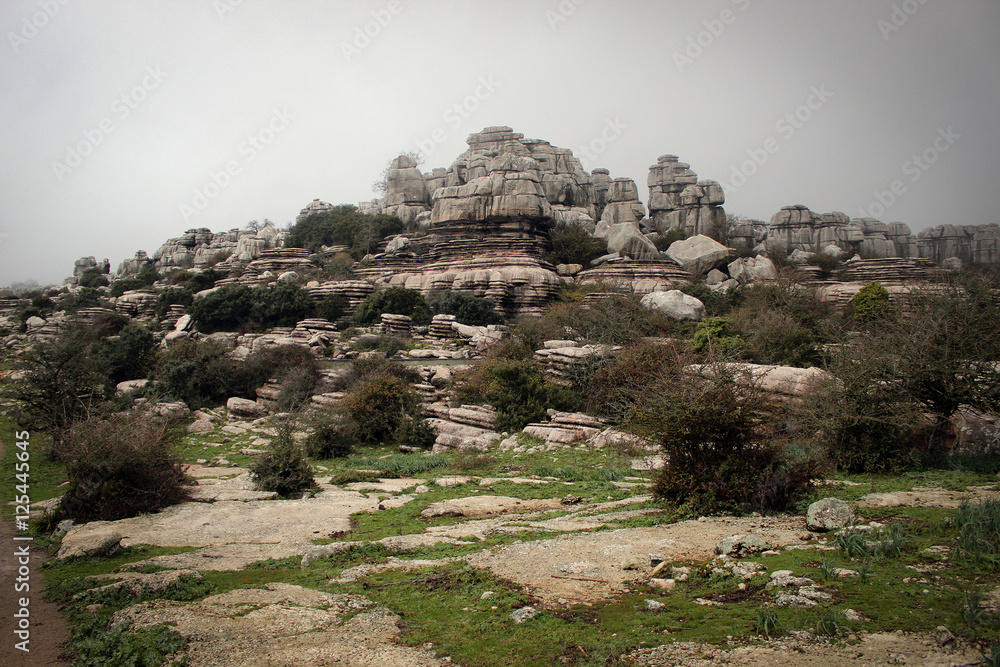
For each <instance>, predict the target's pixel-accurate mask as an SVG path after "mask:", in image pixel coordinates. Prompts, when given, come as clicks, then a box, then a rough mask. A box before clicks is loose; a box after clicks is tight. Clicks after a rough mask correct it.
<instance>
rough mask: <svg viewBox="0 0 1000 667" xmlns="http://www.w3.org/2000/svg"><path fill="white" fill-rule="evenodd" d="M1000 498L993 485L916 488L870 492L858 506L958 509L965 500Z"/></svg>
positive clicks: (999, 493)
mask: <svg viewBox="0 0 1000 667" xmlns="http://www.w3.org/2000/svg"><path fill="white" fill-rule="evenodd" d="M985 498H1000V491H997V489H996V488H994V487H991V486H974V487H970V488H969V489H967V490H966V491H949V490H947V489H940V488H936V487H934V488H931V487H928V488H919V487H917V488H914V489H913V490H911V491H894V492H892V493H869V494H868V495H866V496H862V497H861V500H860V501H858V507H942V508H945V509H957V508H958V507H959V506H960V505H961V504H962V503H963V502H968V501H973V500H983V499H985Z"/></svg>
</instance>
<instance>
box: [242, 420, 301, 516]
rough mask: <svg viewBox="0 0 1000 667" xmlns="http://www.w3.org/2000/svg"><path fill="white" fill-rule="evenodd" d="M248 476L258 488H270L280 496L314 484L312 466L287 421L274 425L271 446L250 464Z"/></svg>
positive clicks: (293, 493)
mask: <svg viewBox="0 0 1000 667" xmlns="http://www.w3.org/2000/svg"><path fill="white" fill-rule="evenodd" d="M250 477H251V479H252V480H253V483H254V486H255V487H256V488H257V489H258V490H260V491H273V492H275V493H277V494H278V495H279V496H281V497H283V498H288V497H290V496H292V495H298V494H301V493H302V492H303V491H305V490H307V489H311V488H313V487H315V486H316V479H315V478H314V477H313V471H312V467H310V465H309V461H307V460H306V457H305V454H304V453H303V451H302V448H301V447H300V446H299V444H298V443H296V442H295V440H294V439H293V438H292V427H291V425H290V424H288V423H284V424H280V425H279V426H278V435H277V436H276V437H275V438H274V439H273V440H272V441H271V448H270V450H269V451H268V452H266V453H264V454H262V455H261V456H260V457H258V458H257V460H256V461H255V462H254V464H253V465H252V466H250Z"/></svg>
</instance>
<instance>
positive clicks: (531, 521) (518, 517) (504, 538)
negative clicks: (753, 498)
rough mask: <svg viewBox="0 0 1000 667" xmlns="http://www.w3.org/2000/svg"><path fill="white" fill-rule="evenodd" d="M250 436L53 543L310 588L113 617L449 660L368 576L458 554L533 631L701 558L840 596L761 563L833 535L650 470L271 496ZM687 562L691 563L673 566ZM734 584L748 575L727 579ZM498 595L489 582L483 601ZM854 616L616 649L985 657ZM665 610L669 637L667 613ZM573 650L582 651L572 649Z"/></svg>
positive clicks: (298, 652)
mask: <svg viewBox="0 0 1000 667" xmlns="http://www.w3.org/2000/svg"><path fill="white" fill-rule="evenodd" d="M245 437H247V438H250V437H259V435H257V434H254V433H249V434H246V436H245ZM243 444H244V443H242V441H240V440H236V441H235V442H230V443H228V445H223V446H221V447H219V446H217V445H216V449H215V451H214V456H213V458H212V460H206V459H202V460H201V461H202V462H201V463H198V464H193V465H191V466H190V468H189V473H190V474H191V475H192V476H193V477H195V478H196V479H197V480H198V486H197V487H196V488H195V492H194V494H193V500H192V501H190V502H185V503H183V504H181V505H178V506H175V507H172V508H170V509H167V510H165V511H163V512H160V513H158V514H153V515H146V516H140V517H135V518H132V519H126V520H123V521H115V522H93V523H89V524H85V525H82V526H75V527H72V528H71V529H70V530H69V532H68V533H67V534H66V535H65V536H64V537H63V538H62V544H61V549H60V556H67V555H70V554H84V553H94V552H95V551H101V550H107V548H108V545H113V544H118V543H120V545H121V546H124V547H129V546H136V545H150V546H153V547H163V548H174V549H172V550H171V551H172V553H167V554H161V555H155V556H153V557H150V558H144V559H138V560H135V559H133V560H132V561H131V562H129V563H128V564H127V565H126V566H124V567H119V568H117V570H116V571H115V572H112V573H110V574H109V579H105V580H102V581H101V582H100V583H101V585H102V586H107V585H108V581H109V580H110V581H111V582H112V585H116V586H120V585H129V586H133V587H134V589H135V590H143V588H144V587H145V589H146V590H147V591H148V590H150V589H153V588H161V589H166V588H167V587H168V586H169V585H171V584H174V585H176V584H177V582H178V581H181V582H183V581H192V580H195V579H200V578H202V577H205V578H206V579H208V578H211V577H215V578H219V577H228V576H239V573H256V572H258V571H259V570H267V569H268V568H272V569H273V568H275V567H279V566H280V568H285V570H283V574H282V575H281V577H277V578H278V579H280V578H282V577H284V578H286V579H287V578H289V577H292V576H300V575H297V574H289V573H294V572H295V571H298V572H301V573H303V574H302V575H301V576H310V575H315V576H314V577H313V581H316V582H317V584H318V585H316V584H314V585H304V584H298V583H282V582H281V581H277V580H275V581H266V579H267V577H263V578H261V577H257V578H256V579H255V581H257V582H259V583H255V584H246V586H247V587H246V588H240V587H237V588H235V589H233V590H225V591H223V592H221V593H217V594H214V595H209V596H207V597H202V598H201V599H197V600H193V601H173V600H164V599H151V600H148V601H144V602H139V603H138V604H133V605H131V606H126V607H124V608H122V609H121V610H120V611H118V612H116V613H115V615H114V617H113V618H114V622H116V623H121V622H130V623H132V624H133V626H132V627H133V628H143V627H150V626H154V625H156V624H161V623H166V624H168V625H170V626H171V627H173V628H174V630H175V631H176V632H178V633H180V635H182V636H183V637H185V638H186V639H187V641H188V647H187V650H186V655H187V659H188V662H189V664H190V665H193V666H200V665H206V666H207V665H328V664H348V665H438V664H448V663H451V662H453V661H454V662H459V661H458V660H457V659H454V658H452V657H450V656H447V655H444V653H443V652H442V647H441V646H440V645H438V644H437V642H434V641H430V642H425V643H422V644H416V645H414V644H413V640H412V638H403V637H401V633H402V632H404V631H405V630H406V629H407V628H409V627H410V625H411V623H412V622H413V621H411V620H408V619H407V618H404V617H401V616H400V615H399V614H398V613H396V611H393V610H391V609H390V608H389V607H390V606H393V604H392V603H391V602H389V603H388V604H387V603H386V601H387V600H391V598H386V597H382V598H379V595H377V594H376V593H379V592H380V591H381V590H383V588H384V587H385V586H391V585H393V584H392V583H391V581H394V580H387V581H389V582H390V583H377V582H380V581H383V579H380V578H379V577H391V576H398V577H405V578H404V579H400V580H399V581H401V582H403V583H408V582H418V583H417V585H420V582H424V581H431V582H433V581H435V577H439V576H443V575H438V574H435V573H437V572H455V571H457V570H455V568H463V569H462V570H461V571H481V572H483V573H485V574H488V575H489V576H490V581H494V582H503V585H504V586H507V587H509V589H510V590H511V591H517V593H518V594H519V595H521V596H523V597H522V598H520V599H524V600H528V601H530V602H531V604H530V605H524V604H521V603H519V604H518V605H514V606H515V607H517V608H516V609H514V611H513V613H512V614H511V618H510V619H508V618H506V617H498V618H497V619H496V622H502V623H514V624H516V625H520V624H521V622H523V623H524V624H525V626H524V627H525V628H527V629H528V630H529V631H530V629H531V623H537V622H539V621H538V620H537V619H536V620H532V618H534V617H535V616H536V615H538V614H541V615H542V616H539V618H543V617H544V615H545V614H549V615H558V614H560V613H578V610H580V609H586V608H588V607H591V608H594V609H597V608H599V607H600V606H601V605H605V604H614V603H615V601H617V600H620V599H622V598H624V597H627V596H635V595H637V594H638V595H640V596H643V595H647V596H648V599H647V598H641V597H640V598H637V599H645V600H646V601H645V602H643V603H642V604H644V605H648V610H649V611H650V612H656V611H657V610H658V609H660V608H662V607H663V604H664V603H663V602H657V600H668V599H669V597H670V596H671V595H672V592H673V591H674V589H675V587H678V588H677V590H678V591H680V590H681V588H680V587H682V586H685V585H686V583H685V580H686V579H687V578H688V576H692V577H694V576H696V574H695V573H693V570H697V569H698V568H699V567H707V568H709V569H712V570H713V572H716V574H719V573H721V574H720V575H719V576H726V577H733V578H732V579H731V580H730V581H732V590H733V591H734V593H738V591H740V590H743V589H744V588H746V586H747V585H749V586H750V587H751V588H753V587H754V586H758V584H759V586H758V587H759V588H761V589H763V590H764V591H765V592H760V593H758V594H759V595H767V596H768V597H767V598H766V599H767V600H771V601H770V602H767V603H766V605H780V604H789V605H792V606H796V607H802V608H804V609H809V608H812V607H815V606H816V605H824V604H829V603H830V601H831V600H832V599H833V595H831V594H830V593H828V592H827V590H828V588H827V587H826V586H825V585H824V584H823V583H822V582H821V580H820V579H819V577H817V576H815V575H814V574H808V573H806V574H808V576H796V575H793V574H792V572H791V571H790V570H787V571H777V572H776V571H773V570H771V568H769V567H768V566H766V565H762V564H761V563H763V562H767V561H765V560H764V558H766V557H772V558H780V557H781V554H788V553H792V552H797V551H807V552H810V553H815V554H816V557H817V558H820V557H822V556H823V554H824V553H826V552H829V551H832V550H833V549H834V547H833V546H832V543H833V540H832V538H831V536H830V535H829V534H827V535H823V534H820V533H817V532H814V531H810V530H809V528H808V527H807V521H806V517H804V516H802V515H786V516H776V517H760V516H752V517H740V518H737V517H701V518H698V519H693V520H686V521H679V522H662V521H659V520H658V519H657V518H658V517H660V516H661V515H662V511H661V510H660V509H659V508H657V507H656V506H655V505H653V504H651V503H650V502H649V501H650V496H649V495H647V494H646V493H645V491H644V484H645V481H646V478H643V477H633V478H631V479H628V480H620V481H617V482H615V484H616V485H618V486H612V485H607V486H604V487H600V488H611V489H618V487H619V486H621V487H625V488H623V489H619V492H618V493H616V494H613V495H612V497H610V498H602V497H597V496H596V495H586V496H581V495H577V493H579V492H580V491H581V489H582V490H584V491H591V490H592V489H593V488H597V487H593V486H590V487H588V486H587V485H586V484H582V483H574V482H572V481H566V480H565V479H560V478H559V477H558V476H554V477H548V478H546V477H540V476H537V475H535V476H531V475H524V474H523V472H524V471H523V470H514V471H505V470H503V469H502V467H499V468H498V469H497V470H496V474H491V475H482V474H455V473H447V474H435V471H434V470H429V471H427V472H426V473H424V474H418V475H412V476H404V477H384V478H379V479H373V480H371V481H361V482H346V483H342V484H331V483H330V479H331V478H330V476H329V475H327V476H325V477H324V476H320V477H319V481H320V488H319V489H318V491H317V492H316V493H315V494H313V495H311V497H307V498H303V499H299V500H280V499H275V498H273V497H272V494H266V493H261V492H257V491H254V490H253V488H252V484H251V482H250V479H249V477H248V474H247V470H246V468H244V467H243V466H241V465H237V464H236V463H232V462H230V459H233V460H236V459H239V458H240V455H239V451H240V448H241V447H242V445H243ZM243 449H244V450H245V448H243ZM386 456H388V455H386ZM411 456H414V457H420V456H421V455H419V454H416V455H411ZM514 456H517V455H516V454H515V455H514ZM564 456H566V455H564ZM556 458H558V457H556ZM243 460H244V461H245V460H246V457H245V456H244V457H243ZM220 462H222V464H220ZM560 463H561V461H560ZM636 467H641V466H638V465H637V466H636ZM334 477H336V476H334ZM830 488H831V489H835V488H840V487H837V486H831V487H830ZM992 491H993V489H992V488H990V487H981V488H979V487H976V488H970V489H968V490H965V491H950V490H946V489H943V488H926V487H916V488H913V489H911V490H909V491H894V492H891V493H871V494H867V495H860V494H859V496H860V500H858V501H855V502H853V503H852V504H853V505H854V507H855V508H856V509H858V510H859V511H862V510H863V508H887V507H888V508H897V509H898V508H900V507H902V508H907V507H919V508H953V507H956V506H957V504H958V503H959V502H961V501H962V500H963V499H974V498H979V497H986V496H988V495H989V494H990V493H991V492H992ZM407 512H408V514H406V513H407ZM404 516H405V517H406V518H405V520H404ZM365 517H367V518H365ZM379 522H382V523H379ZM383 524H384V525H383ZM359 526H360V527H359ZM365 526H368V527H369V528H364V527H365ZM372 526H375V527H378V530H377V531H376V533H377V535H378V536H377V537H374V538H372V539H369V538H368V537H367V536H368V535H372V534H373V533H372V530H375V529H374V528H371V527H372ZM876 527H877V525H876ZM366 530H367V532H366ZM378 531H381V532H378ZM385 533H390V534H385ZM391 533H396V534H391ZM734 536H738V539H737V540H736V541H737V543H738V544H743V543H745V544H747V545H749V546H747V547H746V550H745V552H740V551H739V548H737V551H735V552H734V553H733V557H728V556H725V555H721V556H720V555H719V554H718V553H717V552H718V551H719V550H720V548H723V549H724V548H725V547H720V545H721V544H724V543H725V542H726V540H727V538H733V537H734ZM747 536H749V537H747ZM372 547H377V548H379V549H381V550H383V551H381V552H380V553H384V554H388V556H387V557H380V558H376V559H368V558H362V559H360V561H359V560H358V559H356V558H355V559H353V560H351V559H348V560H346V561H344V565H345V566H344V567H332V568H331V567H330V566H329V565H327V564H329V563H333V562H339V561H336V559H337V558H340V557H342V555H343V554H350V553H356V552H352V551H350V550H352V549H354V550H358V549H369V548H372ZM177 548H184V549H183V550H181V549H177ZM435 550H438V551H435ZM740 556H743V557H742V558H741V557H740ZM283 559H288V560H283ZM685 563H686V564H688V567H686V568H685V567H683V566H682V565H680V564H685ZM171 572H172V573H174V574H173V575H171V576H172V577H173V578H170V577H167V578H166V579H165V578H164V577H165V574H164V573H171ZM327 572H329V573H331V575H332V576H330V577H329V578H326V579H325V582H324V580H323V579H321V578H320V579H318V578H317V577H325V576H326V573H327ZM393 573H397V574H396V575H394V574H393ZM853 574H854V575H856V574H857V573H856V572H855V573H853ZM713 576H714V575H713ZM841 576H852V575H849V574H848V575H841ZM754 577H758V578H757V579H754ZM809 577H812V578H809ZM740 581H746V582H749V584H743V583H740V584H739V585H738V586H737V582H740ZM764 581H767V582H768V584H767V587H766V589H765V588H764V586H763V582H764ZM115 582H121V583H115ZM754 582H757V583H756V584H755V583H754ZM359 586H360V588H359ZM340 591H344V592H340ZM358 591H361V592H362V593H361V594H359V593H358ZM365 591H367V593H366V592H365ZM649 591H652V593H648V592H649ZM925 592H926V591H925ZM491 594H493V591H489V592H484V593H483V594H482V598H481V599H482V600H483V602H482V603H481V605H480V606H482V608H483V609H484V610H485V609H487V607H485V605H487V604H489V602H490V599H489V595H491ZM154 597H155V596H154ZM375 598H379V600H380V601H376V599H375ZM729 599H730V598H727V597H725V595H722V596H719V595H713V596H708V597H705V598H698V599H696V600H695V601H694V602H695V604H698V605H705V606H707V607H720V608H721V607H724V605H726V604H727V603H728V601H729ZM782 600H784V602H782ZM656 605H660V607H657V606H656ZM465 609H468V608H465ZM494 609H496V607H494ZM473 611H475V610H473ZM848 611H851V610H848ZM470 613H472V612H470ZM487 613H489V612H487ZM494 613H496V614H499V613H501V612H499V611H497V612H494ZM855 618H856V620H857V621H858V622H857V623H853V624H851V628H850V632H849V634H847V633H846V632H845V634H844V635H842V636H841V638H840V639H839V640H837V641H831V640H826V639H819V638H818V637H817V635H816V633H815V632H808V631H792V632H790V633H784V634H782V635H781V636H780V637H777V638H775V639H773V640H770V641H768V640H766V639H765V638H764V637H757V638H756V639H754V640H752V641H748V638H746V637H744V638H737V639H734V640H731V641H730V642H728V643H723V644H721V645H715V644H702V643H697V642H690V641H674V642H672V643H666V644H662V645H656V646H646V647H644V648H642V647H640V648H636V647H634V646H633V647H631V648H630V650H629V652H628V653H627V654H622V655H620V656H618V657H619V658H621V659H622V660H624V661H625V662H626V663H628V664H636V665H714V664H748V665H749V664H753V665H848V664H850V665H883V664H921V665H970V664H975V663H976V662H977V660H978V659H979V657H980V653H979V651H978V650H977V648H976V647H974V646H973V645H971V644H970V643H968V642H966V641H965V640H963V639H961V638H956V637H955V636H954V635H953V634H952V633H951V632H950V631H947V630H942V631H941V632H942V633H943V634H935V633H934V631H933V629H932V628H928V632H925V633H922V634H921V633H903V632H898V633H893V632H884V631H877V630H875V629H874V628H873V631H872V632H866V631H865V630H864V626H865V625H866V623H865V622H864V621H865V617H864V615H863V614H857V615H856V617H855ZM676 622H677V623H678V624H680V623H681V621H676ZM665 623H666V625H665V627H666V628H667V629H666V630H665V632H666V633H667V634H670V627H672V626H671V625H670V623H669V622H665ZM470 632H472V633H474V632H475V631H474V630H471V629H470ZM539 632H543V630H541V629H539ZM667 641H669V639H668V640H667ZM580 652H581V653H586V649H585V648H583V647H582V646H581V647H580ZM588 656H589V654H588ZM582 658H583V656H582V655H576V656H573V655H570V654H569V653H565V654H564V655H563V656H562V657H561V658H560V661H561V662H563V663H566V664H590V663H582V662H581V660H582ZM526 664H527V663H526ZM531 664H535V663H531ZM538 664H542V663H538Z"/></svg>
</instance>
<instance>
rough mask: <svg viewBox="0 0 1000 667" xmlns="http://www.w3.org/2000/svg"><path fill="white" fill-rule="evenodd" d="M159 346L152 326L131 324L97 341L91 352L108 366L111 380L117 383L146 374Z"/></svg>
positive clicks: (113, 383) (111, 382)
mask: <svg viewBox="0 0 1000 667" xmlns="http://www.w3.org/2000/svg"><path fill="white" fill-rule="evenodd" d="M157 345H158V343H157V340H156V338H155V337H154V336H153V334H152V332H151V331H149V329H147V328H146V327H144V326H142V325H140V324H135V323H131V324H129V325H127V326H126V327H125V328H124V329H122V330H121V333H119V334H118V335H117V336H111V337H107V338H102V339H100V340H98V341H97V342H95V343H94V347H93V350H92V351H91V353H92V354H93V355H95V356H96V357H97V358H99V359H102V360H103V362H104V363H105V364H107V365H108V371H107V372H108V380H109V383H110V384H112V385H117V384H118V383H119V382H122V381H124V380H137V379H140V378H144V377H146V375H147V374H148V373H149V371H150V370H151V369H152V367H153V364H154V362H155V360H156V348H157Z"/></svg>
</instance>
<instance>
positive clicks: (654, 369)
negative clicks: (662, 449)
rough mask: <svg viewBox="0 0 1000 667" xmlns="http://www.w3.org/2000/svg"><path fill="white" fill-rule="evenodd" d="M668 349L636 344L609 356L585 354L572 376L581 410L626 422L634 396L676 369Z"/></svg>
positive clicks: (632, 408) (671, 352)
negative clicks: (579, 395)
mask: <svg viewBox="0 0 1000 667" xmlns="http://www.w3.org/2000/svg"><path fill="white" fill-rule="evenodd" d="M673 354H674V351H673V349H672V348H669V347H663V346H660V345H649V344H645V343H639V344H637V345H631V346H629V347H626V348H624V349H622V350H620V351H618V352H616V353H615V354H613V355H607V356H600V357H588V358H587V359H586V361H585V362H584V363H583V364H581V365H580V367H579V372H578V374H577V376H576V377H574V379H573V388H574V389H575V390H576V391H578V392H580V394H581V395H582V396H583V400H584V411H585V412H587V413H588V414H597V415H600V416H602V417H607V418H610V419H612V420H613V421H615V422H617V423H624V422H627V421H629V420H630V419H631V418H632V417H633V415H634V411H635V407H636V405H637V404H638V399H639V398H640V397H641V396H642V395H643V394H645V393H646V392H648V391H652V388H653V387H654V386H655V385H656V383H657V382H658V381H659V380H660V379H661V378H662V377H663V375H664V374H665V373H669V372H671V371H672V370H674V369H675V368H676V365H675V363H673V362H672V361H671V359H672V356H673Z"/></svg>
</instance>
